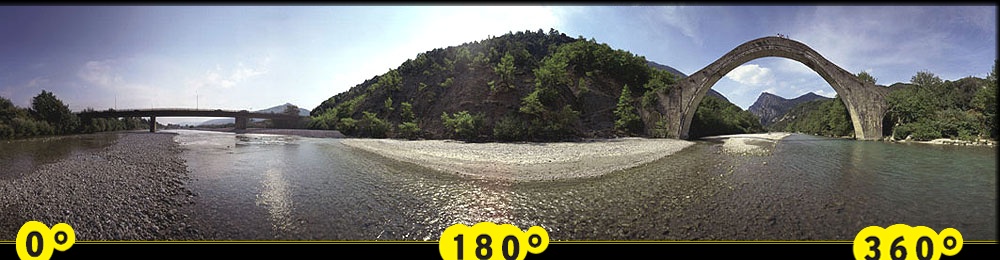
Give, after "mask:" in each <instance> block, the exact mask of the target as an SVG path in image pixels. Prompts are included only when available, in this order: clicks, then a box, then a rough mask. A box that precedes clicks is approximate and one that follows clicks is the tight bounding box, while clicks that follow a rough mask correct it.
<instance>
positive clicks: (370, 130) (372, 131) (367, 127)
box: [358, 111, 389, 138]
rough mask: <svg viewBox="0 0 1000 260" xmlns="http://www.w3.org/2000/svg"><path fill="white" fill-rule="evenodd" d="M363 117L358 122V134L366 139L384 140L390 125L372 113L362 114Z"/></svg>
mask: <svg viewBox="0 0 1000 260" xmlns="http://www.w3.org/2000/svg"><path fill="white" fill-rule="evenodd" d="M361 113H362V114H363V117H362V118H361V121H359V122H358V134H359V135H361V136H364V137H374V138H384V137H385V136H386V132H388V131H389V123H387V122H385V121H384V120H382V119H379V118H378V115H377V114H375V113H372V112H368V111H363V112H361Z"/></svg>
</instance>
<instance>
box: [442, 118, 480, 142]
mask: <svg viewBox="0 0 1000 260" xmlns="http://www.w3.org/2000/svg"><path fill="white" fill-rule="evenodd" d="M482 118H483V115H481V114H480V115H475V116H473V115H471V114H469V111H462V112H458V113H455V114H452V116H448V114H447V113H445V112H441V122H442V123H443V124H444V126H445V127H447V128H448V129H449V130H451V132H452V134H453V135H454V137H458V138H463V139H466V140H470V139H474V138H476V136H478V135H479V125H480V124H481V121H482V120H483V119H482Z"/></svg>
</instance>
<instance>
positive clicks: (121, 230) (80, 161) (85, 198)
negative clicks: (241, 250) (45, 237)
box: [0, 133, 198, 241]
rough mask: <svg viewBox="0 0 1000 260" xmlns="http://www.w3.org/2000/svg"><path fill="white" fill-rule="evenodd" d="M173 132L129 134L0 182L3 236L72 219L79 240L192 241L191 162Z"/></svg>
mask: <svg viewBox="0 0 1000 260" xmlns="http://www.w3.org/2000/svg"><path fill="white" fill-rule="evenodd" d="M173 137H174V134H169V133H121V134H120V136H119V139H118V141H117V142H116V143H114V144H112V145H110V146H108V147H105V148H103V149H101V150H98V151H95V152H90V153H81V154H76V155H73V156H70V157H68V158H65V159H62V160H60V161H58V162H55V163H51V164H45V165H42V166H40V167H38V168H37V169H35V170H34V171H32V172H31V173H30V174H26V175H25V176H24V177H23V178H15V179H10V180H3V181H2V182H0V201H3V203H2V204H0V212H3V214H2V215H0V217H2V218H0V234H2V235H0V240H8V241H13V240H14V239H15V237H16V235H17V231H18V230H19V229H20V226H21V225H23V224H24V223H25V222H27V221H30V220H36V221H41V222H42V223H45V224H46V225H47V226H50V227H51V226H52V225H54V224H56V223H67V224H69V225H70V226H72V227H73V229H74V231H75V233H76V239H77V241H95V240H97V241H102V240H112V241H122V240H126V241H127V240H143V241H150V240H178V239H181V240H188V239H197V236H198V234H197V231H196V230H194V228H192V227H191V226H190V225H188V221H189V219H188V216H187V215H185V214H183V213H181V211H180V209H181V208H182V207H184V206H185V205H188V204H192V203H194V202H193V201H194V200H193V196H195V194H193V193H192V192H191V191H190V190H188V189H187V188H185V183H186V182H187V181H188V180H189V179H188V175H187V166H185V162H184V160H183V159H181V158H180V156H179V155H180V152H181V148H179V147H178V145H177V143H175V142H174V141H173Z"/></svg>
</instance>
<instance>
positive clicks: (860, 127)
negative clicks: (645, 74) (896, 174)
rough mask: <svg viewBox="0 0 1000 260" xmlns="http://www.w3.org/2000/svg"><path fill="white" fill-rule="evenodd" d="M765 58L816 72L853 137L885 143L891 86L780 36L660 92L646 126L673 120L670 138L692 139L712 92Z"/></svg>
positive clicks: (742, 48)
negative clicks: (841, 109) (742, 68)
mask: <svg viewBox="0 0 1000 260" xmlns="http://www.w3.org/2000/svg"><path fill="white" fill-rule="evenodd" d="M763 57H782V58H788V59H792V60H795V61H798V62H801V63H802V64H804V65H806V67H809V68H810V69H812V70H813V71H815V72H816V73H817V74H819V76H820V77H822V78H823V79H824V80H826V82H827V83H829V84H830V86H831V87H833V90H835V91H836V92H837V94H838V95H840V98H841V100H843V101H844V105H845V106H846V107H847V111H848V113H849V114H850V116H851V122H852V123H853V125H854V136H855V138H857V139H860V140H880V139H882V119H883V117H884V116H885V113H886V110H887V108H888V106H887V105H886V101H885V97H886V95H888V93H889V88H887V87H885V86H881V85H875V84H873V83H869V82H864V81H862V80H860V79H859V78H858V77H857V76H856V75H854V74H852V73H850V72H848V71H846V70H844V69H842V68H840V67H839V66H837V65H835V64H833V63H832V62H830V61H829V60H827V59H826V58H823V56H821V55H819V53H817V52H816V51H815V50H813V49H812V48H809V46H806V45H805V44H803V43H801V42H797V41H793V40H790V39H786V38H782V37H764V38H759V39H755V40H751V41H749V42H746V43H743V44H741V45H740V46H737V47H736V48H735V49H733V50H732V51H730V52H729V53H726V55H723V56H722V57H721V58H719V59H718V60H716V61H715V62H712V64H709V65H708V66H706V67H705V68H703V69H701V70H699V71H698V72H695V73H693V74H691V75H690V76H688V77H686V78H683V79H681V80H680V81H679V82H678V83H677V86H675V87H674V88H671V89H667V90H664V91H661V92H659V93H657V95H658V98H659V101H660V102H659V107H658V108H657V110H658V112H660V115H658V116H654V115H648V114H647V115H644V116H643V121H645V122H646V125H647V126H648V125H655V123H656V122H657V120H660V119H665V120H666V122H669V123H668V125H667V129H666V130H667V131H668V132H667V135H668V137H672V138H680V139H688V129H689V128H690V127H691V120H692V119H693V118H694V113H695V110H696V109H698V104H699V103H701V100H702V99H703V98H704V97H705V94H706V93H708V90H709V89H711V88H712V86H713V85H715V83H716V82H718V81H719V79H722V77H723V76H725V75H726V74H728V73H729V72H730V71H732V70H733V69H735V68H736V67H737V66H740V65H743V64H744V63H747V62H749V61H751V60H755V59H758V58H763Z"/></svg>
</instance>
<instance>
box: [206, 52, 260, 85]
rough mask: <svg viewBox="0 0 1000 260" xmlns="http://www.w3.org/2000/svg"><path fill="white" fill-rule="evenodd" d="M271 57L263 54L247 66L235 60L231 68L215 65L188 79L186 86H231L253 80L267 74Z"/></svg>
mask: <svg viewBox="0 0 1000 260" xmlns="http://www.w3.org/2000/svg"><path fill="white" fill-rule="evenodd" d="M270 63H271V57H270V56H265V57H264V58H261V59H259V60H258V61H256V62H255V64H254V65H253V66H248V65H246V64H245V63H243V62H237V63H236V65H235V66H233V68H232V69H229V70H227V69H224V68H223V67H222V66H221V65H216V66H215V68H214V69H211V70H208V71H205V73H204V74H203V75H202V76H200V77H198V78H195V79H192V80H189V81H188V86H189V87H193V88H195V89H199V88H204V87H208V88H213V87H219V88H225V89H228V88H232V87H234V86H236V85H238V84H241V83H244V82H247V81H250V80H253V79H254V78H256V77H259V76H261V75H264V74H267V73H268V72H269V70H270V68H269V65H270Z"/></svg>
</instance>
